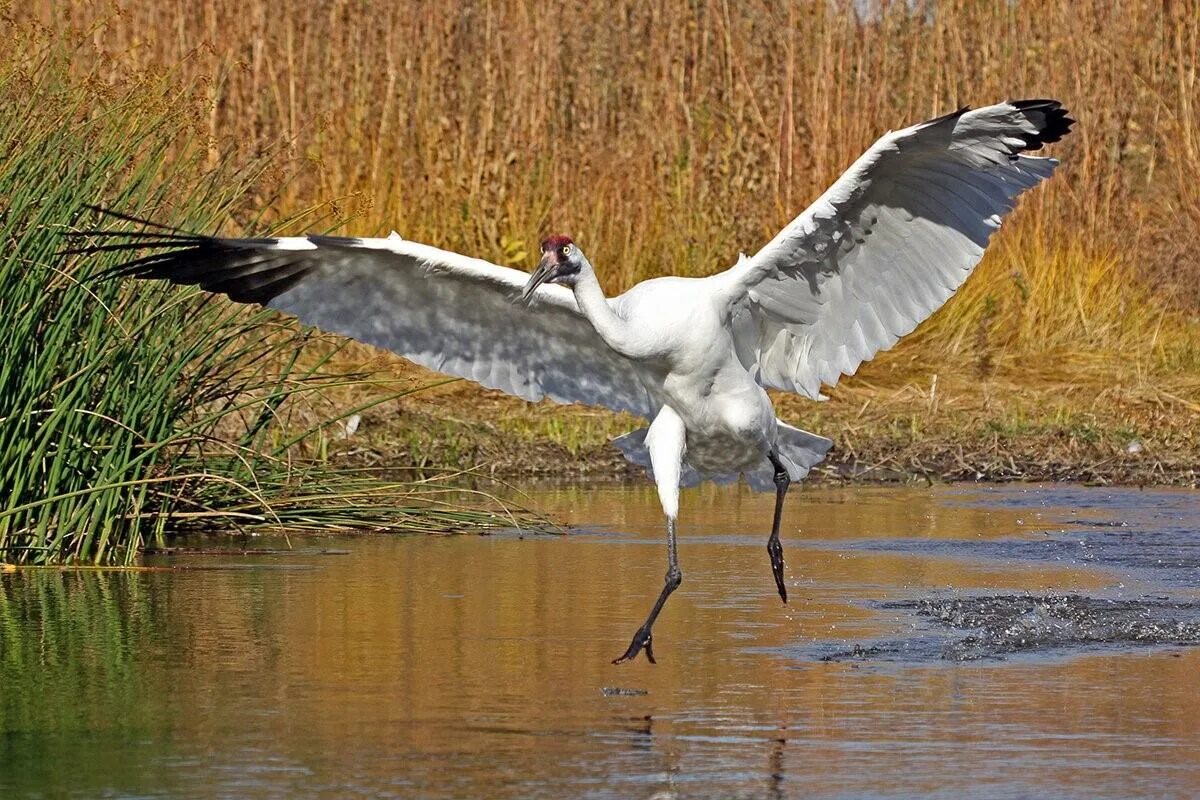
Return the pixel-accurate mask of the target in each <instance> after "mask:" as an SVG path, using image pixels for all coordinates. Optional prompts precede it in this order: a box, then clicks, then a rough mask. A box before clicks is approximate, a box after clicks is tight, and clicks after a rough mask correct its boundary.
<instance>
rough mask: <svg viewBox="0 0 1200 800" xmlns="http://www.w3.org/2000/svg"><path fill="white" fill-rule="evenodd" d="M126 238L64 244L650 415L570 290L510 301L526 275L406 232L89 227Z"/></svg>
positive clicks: (532, 394) (137, 270)
mask: <svg viewBox="0 0 1200 800" xmlns="http://www.w3.org/2000/svg"><path fill="white" fill-rule="evenodd" d="M81 235H87V236H92V237H96V236H99V237H103V238H104V240H105V241H106V242H111V241H112V240H114V239H122V238H123V239H130V240H131V241H125V242H123V243H121V244H111V243H109V244H101V245H90V246H88V247H83V248H79V249H76V250H73V251H71V252H93V251H98V250H101V249H108V250H112V249H120V250H127V251H130V252H134V251H138V250H144V249H151V250H153V251H154V252H152V253H151V254H150V255H146V256H142V257H139V258H137V259H135V260H133V261H130V262H127V263H125V264H122V265H120V266H118V267H116V268H115V269H113V270H111V274H115V275H125V276H133V277H139V278H165V279H167V280H170V281H172V282H175V283H185V284H193V285H197V286H200V287H201V288H203V289H206V290H208V291H213V292H220V293H223V294H226V295H228V296H229V297H230V298H231V299H233V300H235V301H238V302H247V303H250V302H253V303H262V304H264V305H266V306H268V307H270V308H274V309H278V310H279V311H282V312H285V313H288V314H292V315H294V316H296V317H297V318H299V319H300V321H302V322H304V323H305V324H308V325H314V326H316V327H318V328H321V329H323V330H326V331H329V332H331V333H338V334H342V335H343V336H348V337H350V338H353V339H357V340H359V341H362V342H366V343H367V344H372V345H375V346H378V347H383V348H385V349H388V350H391V351H392V352H394V353H397V354H399V355H402V356H404V357H405V358H408V359H410V360H412V361H415V362H416V363H418V364H420V365H422V366H425V367H428V368H430V369H433V370H436V371H438V372H443V373H446V374H448V375H454V376H457V377H461V378H467V379H468V380H472V381H475V382H476V383H479V384H482V385H483V386H486V387H488V388H491V389H499V390H501V391H504V392H507V393H509V394H513V395H516V396H517V397H522V398H524V399H526V400H531V401H537V400H541V399H542V398H543V397H548V398H550V399H551V400H554V401H556V402H560V403H585V404H589V405H597V406H604V407H606V408H610V409H614V410H617V411H627V412H630V413H633V414H637V415H639V416H643V417H647V418H650V417H653V415H654V413H655V412H656V410H657V409H656V408H655V407H654V404H653V403H652V401H651V399H650V396H649V394H648V393H647V391H646V389H645V387H644V385H643V384H642V382H641V380H640V377H639V374H638V371H637V368H636V365H634V364H633V362H631V361H629V360H628V359H627V358H625V357H624V356H622V355H620V354H619V353H617V352H616V351H614V350H613V349H611V348H610V347H608V345H607V344H605V343H604V341H603V340H602V339H600V337H599V335H597V334H596V331H595V329H594V328H593V327H592V325H591V323H590V322H588V320H587V319H586V318H585V317H584V316H583V314H582V313H581V312H580V311H579V307H578V304H577V303H576V302H575V298H574V296H573V295H572V294H571V293H570V292H569V291H567V290H566V289H564V288H562V287H560V286H546V285H543V286H541V287H539V288H538V290H537V292H536V293H535V294H534V297H533V303H532V305H527V304H525V303H523V302H515V301H516V299H517V297H518V296H519V294H520V291H521V288H522V287H523V286H524V284H525V281H526V280H527V279H528V278H529V276H528V275H527V274H526V273H524V272H520V271H518V270H514V269H508V268H506V267H499V266H496V265H494V264H489V263H488V262H486V261H481V260H479V259H474V258H468V257H466V256H461V255H458V254H456V253H451V252H448V251H445V250H439V249H437V248H435V247H430V246H428V245H423V244H418V243H416V242H408V241H405V240H403V239H401V238H400V237H399V236H397V235H395V234H393V235H392V236H391V237H389V238H387V239H356V238H342V237H329V236H305V237H285V238H272V239H223V238H216V237H207V236H193V235H190V234H184V233H157V232H152V233H142V234H139V233H125V232H118V231H88V232H82V233H81Z"/></svg>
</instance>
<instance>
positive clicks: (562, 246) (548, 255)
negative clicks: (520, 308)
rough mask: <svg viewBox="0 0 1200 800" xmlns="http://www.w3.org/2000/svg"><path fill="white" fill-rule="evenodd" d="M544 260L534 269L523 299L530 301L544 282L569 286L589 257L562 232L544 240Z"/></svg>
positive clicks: (526, 285)
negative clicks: (585, 256) (584, 255)
mask: <svg viewBox="0 0 1200 800" xmlns="http://www.w3.org/2000/svg"><path fill="white" fill-rule="evenodd" d="M541 249H542V260H541V261H539V262H538V265H537V269H535V270H534V271H533V275H532V276H530V278H529V282H528V283H526V284H525V288H524V290H522V292H521V299H522V300H525V301H528V300H529V299H530V298H531V297H533V293H534V291H535V290H536V289H537V287H539V286H541V285H542V284H543V283H563V284H566V285H568V286H570V285H572V284H573V283H574V282H575V277H576V276H577V275H578V274H579V272H580V271H581V270H582V269H583V268H584V265H586V264H587V259H586V258H584V257H583V253H581V252H579V248H578V247H577V246H576V245H575V243H574V242H572V241H571V237H569V236H564V235H563V234H561V233H556V234H552V235H550V236H547V237H546V238H545V239H543V240H542V248H541Z"/></svg>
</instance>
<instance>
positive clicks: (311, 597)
mask: <svg viewBox="0 0 1200 800" xmlns="http://www.w3.org/2000/svg"><path fill="white" fill-rule="evenodd" d="M535 500H536V502H537V503H538V504H539V505H541V506H542V507H546V508H551V509H553V510H555V511H557V512H558V513H560V514H563V515H565V516H566V517H567V518H569V519H570V520H571V521H572V522H573V523H575V524H577V525H579V526H580V527H581V528H582V530H581V531H579V532H577V533H575V534H573V535H570V536H566V537H552V536H524V537H521V536H519V535H517V534H515V533H503V534H496V535H492V536H476V535H468V536H455V537H446V536H437V537H421V536H416V537H403V538H400V537H383V536H380V537H361V538H353V539H337V540H329V539H325V540H314V539H308V540H301V539H292V541H291V542H290V545H291V546H292V547H293V548H295V550H294V551H293V552H292V553H288V554H282V555H279V554H276V555H262V556H250V557H231V556H212V555H207V556H190V557H174V558H171V559H158V560H157V561H156V562H154V563H160V564H161V563H170V564H177V565H188V566H195V567H203V568H202V569H188V570H183V571H171V572H141V573H111V572H109V573H79V572H73V573H59V572H21V573H15V574H3V575H0V797H4V798H21V797H47V798H49V797H61V796H74V797H89V798H90V797H102V796H103V797H166V796H171V797H330V798H334V797H339V798H340V797H360V796H361V797H388V796H397V797H498V798H506V797H512V798H526V797H619V798H627V797H632V798H652V797H653V798H659V799H662V798H670V797H680V798H684V797H686V798H691V797H714V798H717V797H719V798H729V797H747V798H758V797H812V796H820V797H847V798H849V797H872V798H893V797H895V798H900V797H912V796H923V797H946V798H959V797H1014V798H1016V797H1039V798H1041V797H1071V798H1075V797H1078V798H1101V797H1113V798H1117V797H1121V798H1124V797H1134V796H1154V797H1190V796H1196V795H1198V794H1200V684H1198V683H1197V675H1200V648H1196V647H1193V646H1192V645H1193V644H1194V643H1197V642H1200V592H1198V590H1197V587H1200V499H1198V496H1197V495H1196V494H1195V493H1191V492H1172V491H1144V492H1143V491H1135V490H1106V489H1084V488H1079V487H1049V488H1039V489H1023V488H1001V489H983V490H980V489H954V488H933V489H846V490H805V491H802V492H797V493H795V494H794V495H793V497H792V498H791V500H790V502H789V506H788V510H787V515H786V517H785V533H784V541H785V548H786V549H785V554H786V556H787V572H788V575H789V588H790V590H791V604H790V605H789V606H787V607H784V606H782V605H781V604H780V602H779V599H778V597H777V595H776V594H775V590H774V586H773V583H772V580H771V574H770V568H769V565H768V560H767V555H766V551H765V541H766V526H767V525H768V524H769V515H770V502H771V499H770V498H769V497H764V496H758V495H750V494H747V493H743V492H739V491H738V490H736V489H716V488H711V487H709V488H705V489H703V490H699V491H696V492H689V493H686V494H685V502H684V508H683V516H682V521H683V524H682V527H681V542H680V557H681V563H682V567H683V570H684V582H683V585H682V587H681V588H680V590H679V591H678V592H676V594H675V595H674V596H673V597H672V598H671V600H670V602H669V603H668V605H667V607H666V610H665V611H664V612H663V616H662V617H661V618H660V620H659V623H658V626H657V627H656V629H655V653H656V655H657V656H658V659H659V663H658V665H657V666H652V665H649V664H647V663H646V662H645V660H644V658H640V659H639V661H638V662H637V663H635V664H632V665H624V666H621V667H616V666H612V665H611V664H610V663H609V661H610V660H611V659H612V658H613V657H615V656H617V655H619V654H620V653H621V652H622V651H623V650H624V648H625V646H626V645H627V644H628V640H629V637H630V636H631V635H632V633H633V630H634V628H635V627H636V626H637V624H638V623H639V622H640V620H641V619H642V617H643V615H644V614H645V612H646V611H647V609H648V607H649V605H650V603H651V602H652V600H653V598H654V596H655V594H656V593H657V591H658V589H659V586H660V585H661V580H662V574H663V571H664V568H665V547H664V544H663V538H662V533H661V520H660V518H659V513H658V510H657V506H656V503H655V500H654V496H653V493H652V492H651V491H649V490H643V489H641V488H632V489H630V488H600V489H587V490H585V489H569V490H561V491H547V492H543V493H541V494H539V495H537V496H536V498H535ZM801 529H802V530H801ZM203 543H204V544H206V545H210V546H211V545H214V544H223V545H229V544H237V545H241V544H248V546H251V547H263V548H269V547H285V546H287V543H285V542H283V541H282V540H271V541H267V540H251V541H248V542H243V541H241V540H220V541H214V540H212V539H208V540H204V542H203ZM331 548H336V549H337V550H338V551H343V552H344V554H341V555H338V554H322V551H328V550H329V549H331Z"/></svg>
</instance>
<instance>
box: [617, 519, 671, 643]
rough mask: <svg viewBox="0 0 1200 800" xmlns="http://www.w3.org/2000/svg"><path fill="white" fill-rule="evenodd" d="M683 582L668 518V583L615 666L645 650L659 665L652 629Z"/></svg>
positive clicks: (664, 585)
mask: <svg viewBox="0 0 1200 800" xmlns="http://www.w3.org/2000/svg"><path fill="white" fill-rule="evenodd" d="M682 582H683V573H682V572H680V571H679V556H678V554H677V553H676V552H675V520H674V519H673V518H672V517H667V575H666V582H665V583H664V584H663V588H662V592H660V593H659V595H658V600H657V601H655V603H654V608H652V609H650V616H648V617H646V621H645V622H644V623H642V627H640V628H638V629H637V633H635V634H634V635H633V641H632V642H630V643H629V649H628V650H626V651H625V655H623V656H621V657H620V658H616V659H613V663H614V664H622V663H624V662H626V661H632V660H633V659H635V658H637V654H638V653H639V652H640V651H641V650H642V649H643V648H645V650H646V658H648V659H650V663H651V664H656V663H658V662H656V661H655V660H654V646H653V642H654V640H653V637H652V635H651V632H650V629H651V628H652V627H653V626H654V620H656V619H658V612H660V611H662V607H663V603H665V602H667V598H668V597H670V596H671V592H673V591H675V590H676V589H677V588H679V584H680V583H682Z"/></svg>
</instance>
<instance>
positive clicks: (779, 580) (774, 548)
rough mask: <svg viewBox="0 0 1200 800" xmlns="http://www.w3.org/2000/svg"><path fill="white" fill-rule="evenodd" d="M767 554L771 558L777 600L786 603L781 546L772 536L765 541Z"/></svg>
mask: <svg viewBox="0 0 1200 800" xmlns="http://www.w3.org/2000/svg"><path fill="white" fill-rule="evenodd" d="M767 553H768V554H769V555H770V556H771V574H772V575H774V576H775V587H776V588H777V589H779V599H780V600H782V601H783V602H784V603H787V586H786V585H785V584H784V582H783V545H782V544H780V543H779V539H778V538H776V537H774V536H772V537H771V538H770V539H768V540H767Z"/></svg>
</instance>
